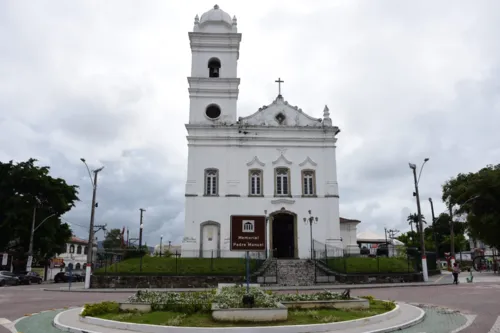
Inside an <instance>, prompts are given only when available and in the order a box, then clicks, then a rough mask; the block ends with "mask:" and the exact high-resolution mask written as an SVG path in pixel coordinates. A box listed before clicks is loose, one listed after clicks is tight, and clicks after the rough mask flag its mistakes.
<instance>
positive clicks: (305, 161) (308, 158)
mask: <svg viewBox="0 0 500 333" xmlns="http://www.w3.org/2000/svg"><path fill="white" fill-rule="evenodd" d="M307 163H309V164H311V165H312V166H317V165H318V163H316V162H314V161H313V160H311V158H310V157H309V156H307V158H306V159H305V160H304V162H302V163H300V164H299V166H301V167H303V166H304V165H306V164H307Z"/></svg>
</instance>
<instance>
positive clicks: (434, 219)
mask: <svg viewBox="0 0 500 333" xmlns="http://www.w3.org/2000/svg"><path fill="white" fill-rule="evenodd" d="M429 202H430V203H431V213H432V229H433V230H432V231H433V232H432V234H433V237H434V243H435V246H436V259H439V244H438V239H437V232H436V229H435V226H436V225H435V224H436V216H435V215H434V203H433V202H432V198H429Z"/></svg>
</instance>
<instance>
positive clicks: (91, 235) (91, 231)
mask: <svg viewBox="0 0 500 333" xmlns="http://www.w3.org/2000/svg"><path fill="white" fill-rule="evenodd" d="M80 161H82V162H83V164H85V167H86V168H87V171H88V173H89V177H90V182H91V183H92V208H91V211H90V228H89V244H88V249H89V250H88V251H87V265H86V266H85V289H89V288H90V273H91V271H92V259H93V258H92V255H93V250H92V249H93V247H94V217H95V208H96V193H97V174H98V173H99V172H101V171H102V169H104V166H102V167H100V168H99V169H95V170H93V172H94V177H92V173H91V172H90V168H89V166H88V165H87V162H86V161H85V159H84V158H80Z"/></svg>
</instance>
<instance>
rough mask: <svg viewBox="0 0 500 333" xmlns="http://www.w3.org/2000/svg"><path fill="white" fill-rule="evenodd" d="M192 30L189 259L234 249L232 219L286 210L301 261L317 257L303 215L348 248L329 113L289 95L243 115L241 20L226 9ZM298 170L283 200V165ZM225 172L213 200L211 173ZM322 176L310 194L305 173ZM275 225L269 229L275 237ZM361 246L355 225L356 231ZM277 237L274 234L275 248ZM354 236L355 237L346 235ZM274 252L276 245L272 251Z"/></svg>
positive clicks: (319, 234)
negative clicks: (316, 112)
mask: <svg viewBox="0 0 500 333" xmlns="http://www.w3.org/2000/svg"><path fill="white" fill-rule="evenodd" d="M193 31H194V32H192V33H189V38H190V42H191V51H192V66H191V77H189V78H188V82H189V98H190V117H189V124H188V125H186V128H187V131H188V176H187V181H186V192H185V193H186V204H185V230H184V239H183V243H182V255H183V256H185V257H190V256H195V257H197V256H199V255H204V256H209V255H211V252H212V251H215V252H216V253H217V252H218V250H222V255H224V256H241V255H242V253H239V252H233V253H228V252H229V247H230V243H229V237H230V235H229V233H230V217H231V215H264V211H266V210H267V213H268V215H271V217H270V218H271V222H270V225H271V224H272V221H273V220H272V218H273V216H272V215H273V213H277V212H279V211H283V210H284V211H286V212H287V213H288V214H289V215H293V216H294V218H295V228H296V229H295V231H296V234H295V237H296V241H295V244H296V250H295V257H300V258H308V257H309V256H310V253H311V252H310V250H311V249H310V247H311V246H310V242H311V239H310V233H309V231H310V229H309V224H306V223H304V221H303V218H308V217H309V216H310V215H309V213H308V211H309V210H311V211H312V215H313V216H314V217H317V218H318V222H317V223H315V224H314V225H313V238H314V239H315V240H317V241H320V242H323V243H326V244H329V245H334V246H337V247H343V244H342V242H341V241H340V238H341V236H342V235H341V230H340V223H339V193H338V184H337V170H336V156H335V149H336V146H335V144H336V141H337V139H336V135H337V134H338V132H339V129H338V128H337V127H335V126H332V121H331V119H330V117H329V110H328V108H327V107H325V110H324V113H323V118H319V119H318V118H314V117H311V116H308V115H307V114H305V113H304V112H303V111H302V110H301V109H300V108H298V107H296V106H292V105H290V104H288V102H286V101H285V100H284V99H283V97H282V96H281V95H279V96H278V97H277V98H276V100H274V101H273V102H272V103H271V104H270V105H268V106H264V107H262V108H260V109H259V110H258V111H257V112H255V113H254V114H252V115H250V116H248V117H244V118H241V117H240V118H238V116H237V99H238V93H239V83H240V79H239V78H237V61H238V58H239V46H240V41H241V38H242V37H241V34H239V33H237V32H236V19H235V18H233V19H231V17H230V16H229V15H228V14H227V13H225V12H223V11H221V10H220V9H219V8H218V6H215V7H214V9H212V10H210V11H208V12H207V13H205V14H203V15H202V16H201V19H198V17H196V18H195V26H194V29H193ZM213 57H215V58H217V59H219V60H220V62H221V69H220V76H219V77H209V69H208V61H209V60H210V59H211V58H213ZM210 104H217V105H218V106H219V107H220V108H221V116H220V117H219V118H217V119H210V118H208V117H207V116H206V115H205V109H206V107H207V106H208V105H210ZM277 167H286V168H288V169H289V170H290V173H289V181H290V193H289V195H287V196H283V197H281V196H276V195H275V168H277ZM206 169H217V170H218V186H217V187H218V193H217V196H206V195H205V190H206V185H205V170H206ZM252 169H260V170H262V172H263V187H262V189H263V193H262V196H258V197H255V196H249V192H250V180H249V176H250V175H249V171H250V170H252ZM306 169H307V170H313V171H314V172H315V195H314V196H309V197H305V196H303V192H302V191H303V189H302V171H303V170H306ZM270 230H271V228H269V229H268V232H270ZM352 232H353V234H354V244H356V241H355V234H356V232H355V228H354V231H352ZM270 238H271V237H268V240H267V241H268V244H269V241H270ZM342 238H345V239H352V235H351V234H350V233H349V237H347V236H346V237H342ZM268 248H270V247H269V246H268Z"/></svg>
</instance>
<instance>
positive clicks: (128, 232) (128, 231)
mask: <svg viewBox="0 0 500 333" xmlns="http://www.w3.org/2000/svg"><path fill="white" fill-rule="evenodd" d="M129 234H130V230H128V228H127V248H128V247H129V246H130V244H129Z"/></svg>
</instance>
